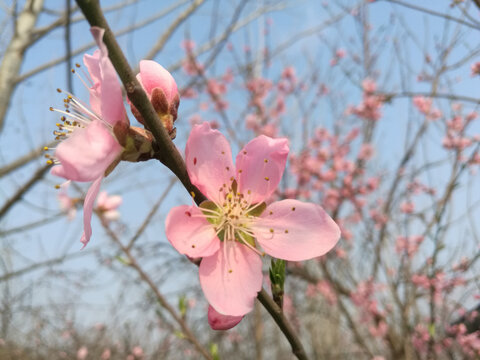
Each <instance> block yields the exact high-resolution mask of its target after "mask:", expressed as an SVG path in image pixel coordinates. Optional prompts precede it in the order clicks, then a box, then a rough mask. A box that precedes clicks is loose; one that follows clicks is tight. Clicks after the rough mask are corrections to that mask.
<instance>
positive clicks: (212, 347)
mask: <svg viewBox="0 0 480 360" xmlns="http://www.w3.org/2000/svg"><path fill="white" fill-rule="evenodd" d="M210 354H212V358H213V360H220V355H219V354H218V345H217V344H215V343H211V344H210Z"/></svg>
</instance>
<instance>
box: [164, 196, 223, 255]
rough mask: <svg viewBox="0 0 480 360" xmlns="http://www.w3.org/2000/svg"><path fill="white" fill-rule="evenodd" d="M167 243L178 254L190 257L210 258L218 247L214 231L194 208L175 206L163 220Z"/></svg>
mask: <svg viewBox="0 0 480 360" xmlns="http://www.w3.org/2000/svg"><path fill="white" fill-rule="evenodd" d="M165 233H166V235H167V239H168V241H170V243H171V244H172V245H173V247H174V248H175V249H177V251H178V252H179V253H180V254H185V255H187V256H190V257H203V256H211V255H213V254H214V253H216V252H217V251H218V249H219V247H220V240H219V239H218V237H217V235H216V234H215V230H214V228H213V226H212V224H210V223H209V222H208V221H207V220H205V217H204V216H203V214H202V212H201V211H200V210H199V208H197V207H196V206H187V205H182V206H177V207H174V208H172V209H171V210H170V212H169V213H168V215H167V218H166V220H165Z"/></svg>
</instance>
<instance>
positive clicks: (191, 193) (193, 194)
mask: <svg viewBox="0 0 480 360" xmlns="http://www.w3.org/2000/svg"><path fill="white" fill-rule="evenodd" d="M190 195H191V196H192V198H194V199H195V193H194V192H193V191H190Z"/></svg>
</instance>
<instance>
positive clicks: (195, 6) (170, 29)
mask: <svg viewBox="0 0 480 360" xmlns="http://www.w3.org/2000/svg"><path fill="white" fill-rule="evenodd" d="M204 2H205V0H195V1H194V2H193V3H192V5H190V7H189V8H188V9H186V10H185V11H184V12H183V13H181V14H180V15H179V16H178V17H177V18H176V19H175V21H174V22H173V23H172V24H171V25H170V26H169V27H168V29H167V31H165V32H164V33H163V34H162V36H161V37H160V38H159V39H158V41H157V42H156V43H155V45H153V47H152V48H151V49H150V51H149V53H148V54H147V55H146V56H145V59H153V58H154V57H155V56H156V55H157V54H158V53H159V52H160V51H162V49H163V47H164V46H165V44H166V43H167V41H168V39H170V37H171V36H172V34H173V33H174V32H175V30H176V29H178V27H179V26H180V25H181V24H182V23H183V22H184V21H185V20H186V19H188V17H189V16H190V15H192V14H193V13H194V12H195V10H197V9H198V8H199V7H200V5H202V4H203V3H204Z"/></svg>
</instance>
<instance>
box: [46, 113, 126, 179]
mask: <svg viewBox="0 0 480 360" xmlns="http://www.w3.org/2000/svg"><path fill="white" fill-rule="evenodd" d="M121 151H122V147H121V146H120V145H119V144H118V142H117V141H116V140H115V138H114V137H113V136H112V134H111V133H110V131H109V130H108V129H107V128H106V126H105V125H103V124H102V123H101V122H99V121H93V122H91V123H90V124H89V125H88V126H87V127H86V128H84V129H78V130H75V131H74V132H73V133H72V134H71V135H70V137H69V138H68V139H66V140H64V141H62V142H61V143H60V144H59V145H58V146H57V149H56V150H55V158H57V159H58V160H59V161H60V165H57V166H54V167H53V168H52V170H51V173H52V174H53V175H56V176H60V177H63V178H65V179H67V180H73V181H83V182H85V181H93V180H94V179H97V178H98V177H100V176H103V174H104V172H105V170H106V169H107V168H108V166H109V165H110V164H112V163H113V161H114V160H115V159H116V158H117V156H118V155H119V154H120V152H121Z"/></svg>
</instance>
